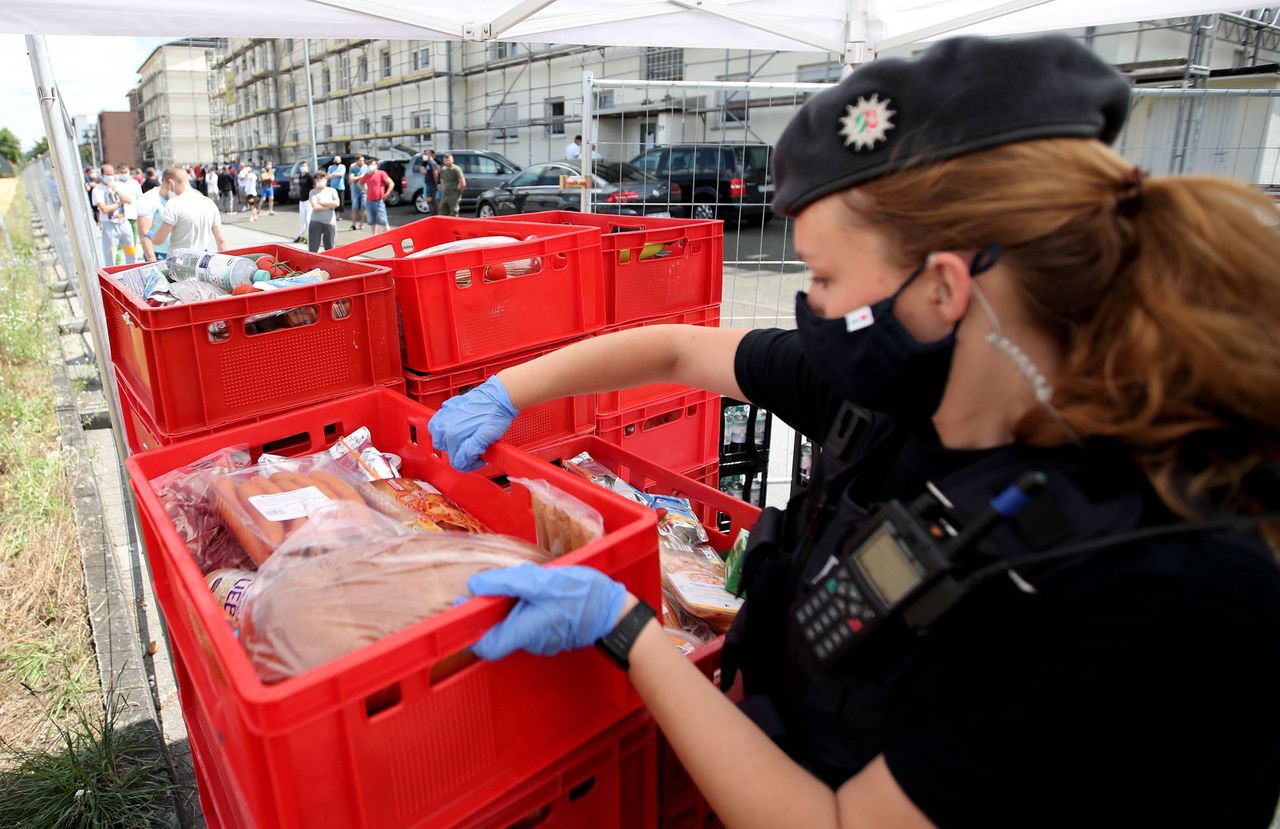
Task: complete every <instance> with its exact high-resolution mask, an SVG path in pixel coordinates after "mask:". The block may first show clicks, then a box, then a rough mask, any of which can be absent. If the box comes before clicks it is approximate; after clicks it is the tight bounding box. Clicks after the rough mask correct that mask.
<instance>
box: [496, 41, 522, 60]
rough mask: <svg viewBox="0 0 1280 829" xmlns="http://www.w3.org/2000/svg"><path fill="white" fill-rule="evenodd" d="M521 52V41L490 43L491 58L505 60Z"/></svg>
mask: <svg viewBox="0 0 1280 829" xmlns="http://www.w3.org/2000/svg"><path fill="white" fill-rule="evenodd" d="M518 54H520V44H519V43H490V44H489V60H505V59H506V58H514V57H515V56H516V55H518Z"/></svg>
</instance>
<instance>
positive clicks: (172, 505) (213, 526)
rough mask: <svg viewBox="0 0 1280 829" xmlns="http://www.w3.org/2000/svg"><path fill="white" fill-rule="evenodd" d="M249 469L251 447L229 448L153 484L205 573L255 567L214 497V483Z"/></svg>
mask: <svg viewBox="0 0 1280 829" xmlns="http://www.w3.org/2000/svg"><path fill="white" fill-rule="evenodd" d="M248 466H249V449H248V447H247V446H243V445H241V446H228V447H226V448H224V449H219V450H217V451H216V452H212V453H210V454H208V455H206V456H205V457H203V458H200V459H199V460H197V461H195V462H194V463H191V464H188V465H186V466H183V467H179V468H178V469H174V470H172V471H170V472H167V473H165V474H163V475H161V476H159V477H157V478H156V479H155V480H153V481H152V482H151V487H152V489H154V490H155V492H156V495H158V496H159V498H160V503H161V504H163V505H164V508H165V512H166V513H168V515H169V519H170V520H171V521H173V526H174V527H175V528H176V529H177V531H178V536H179V537H181V538H182V540H183V542H184V543H185V544H186V545H187V549H188V550H190V551H191V555H192V557H193V558H194V559H195V560H196V564H197V565H199V567H200V572H202V573H208V572H210V571H213V570H218V569H222V568H239V569H253V567H254V563H253V560H252V559H251V558H249V555H248V554H247V553H246V552H245V550H244V547H243V546H242V545H241V543H240V541H239V540H238V539H237V538H236V537H235V535H234V533H232V532H231V529H230V527H229V526H228V525H227V524H226V522H224V521H223V519H222V516H221V515H220V514H219V511H218V505H217V502H216V500H215V499H214V498H213V494H212V491H213V484H214V481H216V480H217V479H218V478H219V477H221V476H223V475H225V474H227V473H229V472H231V471H233V470H236V469H245V468H247V467H248Z"/></svg>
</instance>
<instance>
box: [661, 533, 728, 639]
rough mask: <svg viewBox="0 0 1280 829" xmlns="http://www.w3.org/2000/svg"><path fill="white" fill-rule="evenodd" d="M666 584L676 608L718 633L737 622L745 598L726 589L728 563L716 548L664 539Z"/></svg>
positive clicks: (664, 586)
mask: <svg viewBox="0 0 1280 829" xmlns="http://www.w3.org/2000/svg"><path fill="white" fill-rule="evenodd" d="M658 555H659V557H660V558H661V560H662V587H663V590H664V591H666V592H667V593H668V594H669V595H670V597H671V598H672V599H673V602H672V603H673V604H674V605H675V607H676V609H677V610H679V611H682V612H683V613H686V614H688V615H690V616H696V617H698V618H699V619H702V620H703V621H704V622H706V623H707V624H708V625H710V626H711V629H712V630H714V631H715V632H716V633H724V632H725V631H726V630H728V629H729V626H730V625H731V624H733V620H734V617H736V616H737V615H738V609H739V608H740V607H742V599H739V598H738V597H737V596H734V595H733V594H732V593H729V592H728V591H726V590H725V589H724V562H723V561H721V559H720V556H719V555H717V554H716V551H715V550H713V549H711V548H710V547H708V546H706V545H705V544H698V545H694V546H690V545H687V544H681V543H679V542H675V541H671V540H669V539H660V540H659V544H658Z"/></svg>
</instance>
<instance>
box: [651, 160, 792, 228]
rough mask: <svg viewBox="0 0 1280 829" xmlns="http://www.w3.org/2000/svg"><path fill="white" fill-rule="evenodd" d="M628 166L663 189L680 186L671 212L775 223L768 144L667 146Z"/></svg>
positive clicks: (693, 216)
mask: <svg viewBox="0 0 1280 829" xmlns="http://www.w3.org/2000/svg"><path fill="white" fill-rule="evenodd" d="M631 163H632V164H634V165H635V166H637V167H639V168H640V169H642V170H644V171H645V172H646V173H649V174H651V175H653V176H656V177H657V179H658V180H659V181H661V182H663V183H664V184H668V185H678V186H679V188H680V194H681V199H680V200H681V204H679V205H675V206H673V210H672V212H673V213H677V214H679V215H681V216H683V217H686V218H688V217H692V218H695V219H727V220H734V219H739V220H743V221H751V220H754V221H758V222H761V223H764V222H767V221H769V219H771V218H773V212H772V211H771V210H770V209H769V203H770V202H771V201H773V147H772V146H771V145H769V144H747V143H743V144H671V145H668V146H662V147H654V148H653V149H651V150H646V151H645V152H643V153H641V154H640V155H638V156H636V157H635V158H633V159H631Z"/></svg>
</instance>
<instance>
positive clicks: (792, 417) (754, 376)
mask: <svg viewBox="0 0 1280 829" xmlns="http://www.w3.org/2000/svg"><path fill="white" fill-rule="evenodd" d="M734 374H735V375H736V378H737V381H738V388H740V389H742V393H743V395H745V396H746V398H747V400H748V401H750V402H751V403H755V404H756V405H757V406H760V407H761V408H763V409H765V410H767V411H769V412H772V413H773V414H775V415H777V416H778V417H780V418H782V421H783V422H784V423H786V424H787V425H789V426H791V427H792V428H793V429H795V430H797V431H798V432H800V433H801V434H803V435H805V436H807V437H809V438H812V439H814V440H816V441H819V442H821V441H822V440H823V439H825V438H826V436H827V432H828V431H829V430H830V428H831V423H832V421H833V420H834V419H835V416H836V413H837V412H839V410H840V397H839V396H838V395H837V394H836V393H835V392H834V391H833V390H832V388H831V386H829V385H828V384H827V383H825V382H824V381H823V380H822V379H821V378H820V377H818V376H817V375H816V374H815V373H814V372H813V371H812V369H810V367H809V363H808V361H807V359H806V358H805V355H804V351H803V349H801V347H800V337H799V334H798V333H797V332H796V331H784V330H782V329H780V328H766V329H759V330H756V331H751V332H748V334H747V335H746V336H745V337H743V338H742V342H741V343H740V344H739V345H738V352H737V354H736V355H735V357H734Z"/></svg>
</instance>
